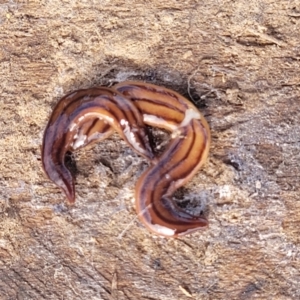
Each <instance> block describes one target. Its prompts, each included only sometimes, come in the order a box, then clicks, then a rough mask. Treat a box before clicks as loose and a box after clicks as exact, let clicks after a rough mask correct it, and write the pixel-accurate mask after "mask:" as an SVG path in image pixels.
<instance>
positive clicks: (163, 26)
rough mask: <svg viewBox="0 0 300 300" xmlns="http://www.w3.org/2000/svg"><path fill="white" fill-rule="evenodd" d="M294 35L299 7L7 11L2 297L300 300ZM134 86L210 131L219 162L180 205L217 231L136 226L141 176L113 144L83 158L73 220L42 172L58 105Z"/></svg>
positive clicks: (135, 161) (2, 91) (235, 4)
mask: <svg viewBox="0 0 300 300" xmlns="http://www.w3.org/2000/svg"><path fill="white" fill-rule="evenodd" d="M299 28H300V6H299V1H296V0H294V1H293V0H291V1H277V2H276V1H275V2H274V1H270V0H263V1H245V0H238V1H216V0H214V1H200V2H199V1H198V2H197V1H193V0H187V1H176V0H166V1H157V0H155V1H151V2H150V1H142V0H136V1H128V0H123V1H120V0H115V1H109V0H103V1H70V0H66V1H58V0H51V1H36V0H33V1H18V2H16V1H0V112H1V114H0V149H1V150H0V279H1V280H0V299H4V300H6V299H20V300H21V299H22V300H23V299H119V300H122V299H145V300H146V299H147V300H150V299H152V300H154V299H159V300H164V299H168V300H169V299H175V300H177V299H198V300H200V299H201V300H202V299H241V300H244V299H245V300H246V299H299V298H300V289H299V286H300V272H299V269H300V254H299V253H300V244H299V243H300V239H299V234H300V229H299V228H300V204H299V203H300V193H299V190H300V181H299V174H300V163H299V161H300V125H299V124H300V107H299V105H300V77H299V69H300V47H299V40H300V33H299ZM125 79H138V80H146V81H149V82H153V83H155V84H161V85H165V86H167V87H170V88H172V89H174V90H176V91H178V92H180V93H182V94H184V95H186V96H187V97H190V98H192V99H193V100H194V101H195V102H196V104H197V105H198V107H199V108H200V109H201V111H202V112H203V113H204V115H205V116H206V117H207V119H208V121H209V124H210V126H211V129H212V137H213V140H212V148H211V154H210V158H209V161H208V162H207V164H206V165H205V167H204V168H203V170H202V171H200V172H199V173H198V174H197V176H196V177H195V178H194V179H193V180H192V181H191V182H190V184H189V185H188V186H186V188H185V189H184V190H183V191H181V192H179V193H178V195H177V196H178V197H181V200H184V201H183V202H182V205H184V206H187V209H192V207H194V206H195V207H196V208H195V209H196V210H197V209H198V210H199V209H201V208H203V207H204V208H205V210H206V214H207V216H208V218H209V221H210V227H209V228H208V229H207V230H205V231H203V232H198V233H195V234H192V235H190V236H186V237H184V238H181V239H177V240H169V239H163V238H158V237H155V236H153V235H152V234H150V233H149V232H148V231H147V230H146V229H145V228H143V227H142V226H141V225H140V224H139V222H138V220H137V219H136V214H135V211H134V205H133V197H134V184H135V182H136V181H137V178H138V177H139V175H140V174H141V172H142V171H143V170H144V169H145V168H147V162H146V161H145V160H144V159H142V158H140V157H138V156H137V155H136V154H135V153H133V152H132V151H131V150H130V149H129V148H128V147H127V146H126V144H125V143H124V142H123V141H121V140H120V138H119V137H118V136H117V135H114V136H113V137H112V138H110V139H108V140H107V141H105V142H103V143H100V144H98V145H96V146H95V147H91V148H90V149H85V150H82V151H79V152H77V153H75V154H74V157H75V159H76V167H77V184H76V191H77V202H76V205H75V207H72V208H69V207H67V206H66V203H65V198H64V195H63V194H62V193H61V191H60V190H58V189H57V188H56V187H55V186H54V185H53V184H52V183H51V182H50V181H49V180H48V179H47V178H46V176H45V174H44V173H43V170H42V167H41V154H40V147H41V143H42V135H43V130H44V128H45V126H46V123H47V119H48V117H49V114H50V112H51V109H52V108H53V106H54V105H55V103H56V102H57V101H58V99H59V98H60V97H61V96H63V95H64V94H66V93H67V92H69V91H72V90H75V89H79V88H87V87H91V86H95V85H99V84H100V85H102V84H104V85H110V84H113V83H115V82H119V81H122V80H125ZM154 134H155V136H156V139H157V141H160V142H162V143H163V142H164V140H165V139H166V138H167V137H166V136H165V135H164V134H163V133H160V132H158V131H154ZM182 197H183V198H182ZM187 200H190V201H187Z"/></svg>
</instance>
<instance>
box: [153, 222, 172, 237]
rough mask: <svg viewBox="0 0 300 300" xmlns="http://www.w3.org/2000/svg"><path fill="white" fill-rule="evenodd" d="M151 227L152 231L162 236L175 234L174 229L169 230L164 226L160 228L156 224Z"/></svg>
mask: <svg viewBox="0 0 300 300" xmlns="http://www.w3.org/2000/svg"><path fill="white" fill-rule="evenodd" d="M151 227H152V228H153V231H155V232H157V233H159V234H162V235H166V236H173V235H174V234H175V229H171V228H168V227H165V226H161V225H158V224H154V225H151Z"/></svg>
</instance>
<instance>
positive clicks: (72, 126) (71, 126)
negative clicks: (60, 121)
mask: <svg viewBox="0 0 300 300" xmlns="http://www.w3.org/2000/svg"><path fill="white" fill-rule="evenodd" d="M76 127H77V124H76V123H72V124H71V125H70V129H69V131H73V130H74V129H75V128H76Z"/></svg>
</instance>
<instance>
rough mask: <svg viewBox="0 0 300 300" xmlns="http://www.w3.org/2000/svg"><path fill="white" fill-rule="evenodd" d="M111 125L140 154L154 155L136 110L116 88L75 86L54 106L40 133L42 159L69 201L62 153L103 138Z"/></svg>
mask: <svg viewBox="0 0 300 300" xmlns="http://www.w3.org/2000/svg"><path fill="white" fill-rule="evenodd" d="M112 128H113V129H114V130H116V131H117V132H118V133H119V134H120V135H121V136H122V137H123V139H124V140H125V141H126V142H127V143H128V144H129V145H130V146H131V147H132V148H133V149H134V150H135V151H136V152H138V153H139V154H140V155H142V156H144V157H146V158H148V159H150V160H151V159H154V155H153V152H152V149H151V147H150V144H149V141H148V136H147V135H146V132H145V125H144V123H143V120H142V116H141V114H140V112H139V111H138V109H137V108H136V106H135V105H134V104H133V103H132V102H131V101H130V100H128V99H127V98H125V97H124V96H123V95H122V94H120V93H118V92H117V91H116V90H112V89H108V88H104V87H100V88H92V89H85V90H78V91H76V92H73V93H71V94H69V95H66V96H65V97H63V98H62V99H61V100H60V101H59V102H58V104H57V105H56V107H55V108H54V110H53V112H52V115H51V117H50V120H49V122H48V125H47V127H46V130H45V133H44V139H43V146H42V162H43V167H44V170H45V172H46V174H47V175H48V177H49V178H50V179H51V180H52V181H53V182H54V183H55V184H56V185H57V186H59V187H60V188H61V189H62V190H63V191H64V192H65V194H66V196H67V198H68V200H69V202H70V203H74V201H75V187H74V178H73V176H72V174H71V172H70V170H69V169H68V168H67V167H66V165H65V156H66V153H67V152H68V151H73V150H76V149H78V148H82V147H84V146H86V145H87V144H89V143H91V142H92V141H94V140H103V139H105V138H106V137H108V136H109V135H110V134H111V133H112Z"/></svg>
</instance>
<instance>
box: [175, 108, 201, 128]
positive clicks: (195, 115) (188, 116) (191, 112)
mask: <svg viewBox="0 0 300 300" xmlns="http://www.w3.org/2000/svg"><path fill="white" fill-rule="evenodd" d="M193 119H198V120H200V119H201V115H200V113H199V112H198V111H196V110H195V109H192V108H188V109H187V110H186V111H185V116H184V119H183V120H182V122H181V123H180V125H179V127H184V126H186V125H188V124H189V123H190V122H191V120H193Z"/></svg>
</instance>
